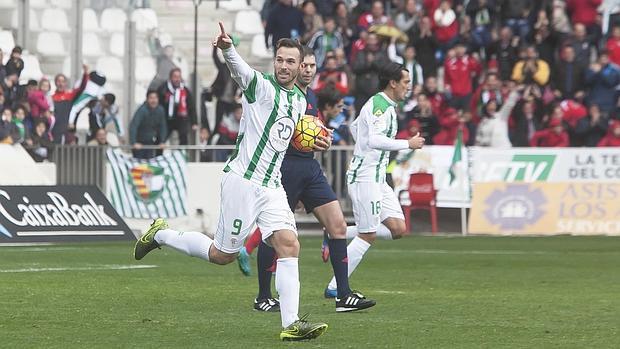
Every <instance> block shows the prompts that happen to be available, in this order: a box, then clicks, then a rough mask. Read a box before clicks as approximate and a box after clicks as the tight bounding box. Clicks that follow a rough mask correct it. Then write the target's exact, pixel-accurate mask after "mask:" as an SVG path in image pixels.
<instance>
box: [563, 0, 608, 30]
mask: <svg viewBox="0 0 620 349" xmlns="http://www.w3.org/2000/svg"><path fill="white" fill-rule="evenodd" d="M602 2H603V1H602V0H567V1H566V9H567V10H568V12H569V13H570V14H571V22H572V23H573V24H574V23H581V24H583V25H585V26H586V28H588V34H590V35H594V36H595V37H598V35H600V30H601V28H600V25H597V24H596V16H597V15H598V13H597V9H598V6H599V5H600V4H601V3H602Z"/></svg>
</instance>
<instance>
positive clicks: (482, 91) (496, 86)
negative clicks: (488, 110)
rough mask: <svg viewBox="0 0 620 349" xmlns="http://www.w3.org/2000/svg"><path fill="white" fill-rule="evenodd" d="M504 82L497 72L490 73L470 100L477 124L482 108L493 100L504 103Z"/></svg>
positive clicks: (499, 103)
mask: <svg viewBox="0 0 620 349" xmlns="http://www.w3.org/2000/svg"><path fill="white" fill-rule="evenodd" d="M501 88H502V82H501V81H500V80H499V77H498V76H497V74H496V73H488V74H487V76H486V79H485V80H484V83H483V84H481V85H480V86H478V88H477V89H476V92H474V94H473V96H472V98H471V101H470V102H469V110H471V112H472V120H473V122H474V123H475V124H478V122H479V121H480V115H481V114H482V108H483V107H484V106H485V105H486V104H487V103H488V102H489V101H491V100H493V101H496V102H497V104H498V105H502V104H503V103H504V100H505V98H504V97H506V96H504V95H503V94H502V90H501Z"/></svg>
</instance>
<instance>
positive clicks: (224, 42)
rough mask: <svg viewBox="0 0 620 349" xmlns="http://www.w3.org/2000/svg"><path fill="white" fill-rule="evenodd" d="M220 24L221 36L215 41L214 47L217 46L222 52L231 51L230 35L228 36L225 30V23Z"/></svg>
mask: <svg viewBox="0 0 620 349" xmlns="http://www.w3.org/2000/svg"><path fill="white" fill-rule="evenodd" d="M219 24H220V35H219V36H217V37H216V38H215V40H213V46H217V47H218V48H219V49H221V50H226V49H229V48H230V47H231V46H232V39H231V38H230V36H228V34H226V30H224V23H222V22H221V21H220V22H219Z"/></svg>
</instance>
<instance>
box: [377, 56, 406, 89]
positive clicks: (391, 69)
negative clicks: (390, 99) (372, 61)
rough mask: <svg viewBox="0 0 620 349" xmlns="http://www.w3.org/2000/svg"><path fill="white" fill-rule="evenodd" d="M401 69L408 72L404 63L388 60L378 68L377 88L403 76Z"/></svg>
mask: <svg viewBox="0 0 620 349" xmlns="http://www.w3.org/2000/svg"><path fill="white" fill-rule="evenodd" d="M402 71H406V72H409V71H408V70H407V69H406V68H405V66H404V65H402V64H398V63H394V62H389V63H387V64H385V65H383V66H382V67H380V68H379V89H380V90H383V89H385V88H386V87H387V86H388V85H389V84H390V81H392V80H394V81H396V82H398V81H400V79H402V78H403V74H402V73H401V72H402Z"/></svg>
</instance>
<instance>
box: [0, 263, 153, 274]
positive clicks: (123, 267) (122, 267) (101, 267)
mask: <svg viewBox="0 0 620 349" xmlns="http://www.w3.org/2000/svg"><path fill="white" fill-rule="evenodd" d="M151 268H157V265H148V264H145V265H114V264H108V265H97V266H92V267H56V268H22V269H0V273H37V272H43V271H84V270H128V269H151Z"/></svg>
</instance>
